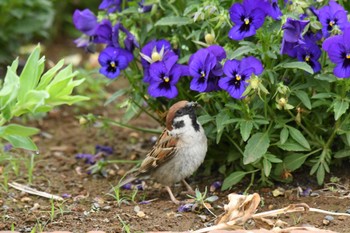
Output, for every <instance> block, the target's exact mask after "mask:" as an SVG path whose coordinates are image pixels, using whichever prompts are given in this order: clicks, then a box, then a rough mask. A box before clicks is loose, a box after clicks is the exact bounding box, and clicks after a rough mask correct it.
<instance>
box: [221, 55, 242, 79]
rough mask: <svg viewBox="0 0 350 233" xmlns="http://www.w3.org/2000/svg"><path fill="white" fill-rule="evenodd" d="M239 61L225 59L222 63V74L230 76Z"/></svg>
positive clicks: (235, 70) (237, 66)
mask: <svg viewBox="0 0 350 233" xmlns="http://www.w3.org/2000/svg"><path fill="white" fill-rule="evenodd" d="M239 65H240V62H239V61H238V60H234V59H233V60H227V61H226V62H225V64H224V68H223V71H224V74H225V75H226V76H228V77H232V76H233V75H234V74H235V73H237V72H238V70H239Z"/></svg>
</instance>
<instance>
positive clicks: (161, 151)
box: [138, 129, 178, 174]
mask: <svg viewBox="0 0 350 233" xmlns="http://www.w3.org/2000/svg"><path fill="white" fill-rule="evenodd" d="M177 142H178V138H176V137H172V136H170V135H169V133H168V130H167V129H164V131H163V133H162V134H161V135H160V137H159V138H158V140H157V142H156V144H155V145H154V146H153V148H152V150H151V151H150V152H149V153H148V154H147V156H146V158H145V159H144V160H143V162H142V163H141V166H140V168H139V170H138V172H139V173H140V174H142V173H148V172H149V171H151V170H152V169H154V168H156V167H158V166H160V165H162V164H163V163H164V162H166V161H167V160H169V159H171V158H172V157H173V156H174V155H175V152H176V145H177Z"/></svg>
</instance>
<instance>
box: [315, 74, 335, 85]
mask: <svg viewBox="0 0 350 233" xmlns="http://www.w3.org/2000/svg"><path fill="white" fill-rule="evenodd" d="M314 78H315V79H318V80H322V81H327V82H330V83H331V82H335V81H337V80H338V79H337V77H335V76H334V75H332V74H318V75H315V76H314Z"/></svg>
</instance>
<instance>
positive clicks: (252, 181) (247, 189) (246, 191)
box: [243, 172, 255, 195]
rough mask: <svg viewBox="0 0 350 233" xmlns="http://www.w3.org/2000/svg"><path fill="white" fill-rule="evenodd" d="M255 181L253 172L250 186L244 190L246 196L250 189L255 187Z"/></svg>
mask: <svg viewBox="0 0 350 233" xmlns="http://www.w3.org/2000/svg"><path fill="white" fill-rule="evenodd" d="M254 179H255V172H252V175H251V178H250V183H249V185H248V187H247V188H246V189H245V190H244V193H243V194H244V195H247V194H248V191H249V189H250V188H251V187H252V186H253V183H254Z"/></svg>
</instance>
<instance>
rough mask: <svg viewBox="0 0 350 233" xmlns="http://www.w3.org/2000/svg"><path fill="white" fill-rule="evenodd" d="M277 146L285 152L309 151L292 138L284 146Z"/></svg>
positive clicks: (278, 144)
mask: <svg viewBox="0 0 350 233" xmlns="http://www.w3.org/2000/svg"><path fill="white" fill-rule="evenodd" d="M277 146H278V147H279V148H281V149H282V150H285V151H308V150H309V149H307V148H305V147H303V146H302V145H300V144H299V143H297V142H296V141H294V140H293V139H291V138H288V140H287V141H286V142H285V143H283V144H281V143H277Z"/></svg>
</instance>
